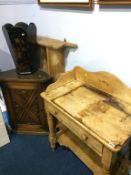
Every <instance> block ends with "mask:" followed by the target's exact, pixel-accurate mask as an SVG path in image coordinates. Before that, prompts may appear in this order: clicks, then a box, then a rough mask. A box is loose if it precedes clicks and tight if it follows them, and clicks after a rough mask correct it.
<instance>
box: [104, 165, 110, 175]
mask: <svg viewBox="0 0 131 175" xmlns="http://www.w3.org/2000/svg"><path fill="white" fill-rule="evenodd" d="M102 175H111V174H110V169H108V168H107V167H105V166H103V169H102Z"/></svg>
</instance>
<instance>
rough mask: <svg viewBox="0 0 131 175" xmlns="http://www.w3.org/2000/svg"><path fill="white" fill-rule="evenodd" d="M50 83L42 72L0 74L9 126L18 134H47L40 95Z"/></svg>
mask: <svg viewBox="0 0 131 175" xmlns="http://www.w3.org/2000/svg"><path fill="white" fill-rule="evenodd" d="M51 82H52V78H51V77H50V76H49V75H48V74H46V73H45V72H43V71H37V72H35V73H33V74H31V75H18V74H17V73H16V71H15V70H10V71H5V72H2V73H0V83H1V86H2V90H3V94H4V97H5V101H6V105H7V110H8V113H9V119H10V124H11V127H12V129H13V131H15V132H18V133H35V134H47V133H48V127H47V119H46V115H45V110H44V105H43V101H42V99H41V97H40V93H41V92H43V91H44V90H45V89H46V87H47V86H48V85H49V84H50V83H51Z"/></svg>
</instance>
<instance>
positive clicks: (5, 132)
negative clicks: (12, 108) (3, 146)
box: [0, 122, 7, 138]
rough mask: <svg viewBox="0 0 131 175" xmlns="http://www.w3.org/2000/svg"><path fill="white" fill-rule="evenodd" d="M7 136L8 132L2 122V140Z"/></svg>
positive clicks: (0, 129) (0, 124)
mask: <svg viewBox="0 0 131 175" xmlns="http://www.w3.org/2000/svg"><path fill="white" fill-rule="evenodd" d="M6 135H7V131H6V128H5V125H4V123H3V122H2V123H0V138H1V137H4V136H6Z"/></svg>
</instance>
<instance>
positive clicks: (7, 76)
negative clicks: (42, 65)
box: [0, 69, 52, 82]
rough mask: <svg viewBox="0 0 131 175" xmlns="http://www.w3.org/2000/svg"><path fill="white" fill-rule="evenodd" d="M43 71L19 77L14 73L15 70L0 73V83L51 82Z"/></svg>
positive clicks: (49, 77)
mask: <svg viewBox="0 0 131 175" xmlns="http://www.w3.org/2000/svg"><path fill="white" fill-rule="evenodd" d="M51 79H52V78H51V76H49V75H48V74H47V73H45V72H44V71H41V70H38V71H36V72H34V73H32V74H29V75H20V74H17V73H16V70H15V69H12V70H9V71H4V72H0V82H7V81H17V82H47V81H49V80H51Z"/></svg>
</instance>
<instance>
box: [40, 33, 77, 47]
mask: <svg viewBox="0 0 131 175" xmlns="http://www.w3.org/2000/svg"><path fill="white" fill-rule="evenodd" d="M37 43H38V44H39V45H40V46H44V47H48V48H52V49H61V48H64V47H71V48H77V44H74V43H70V42H67V41H60V40H56V39H52V38H47V37H41V36H39V37H37Z"/></svg>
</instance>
